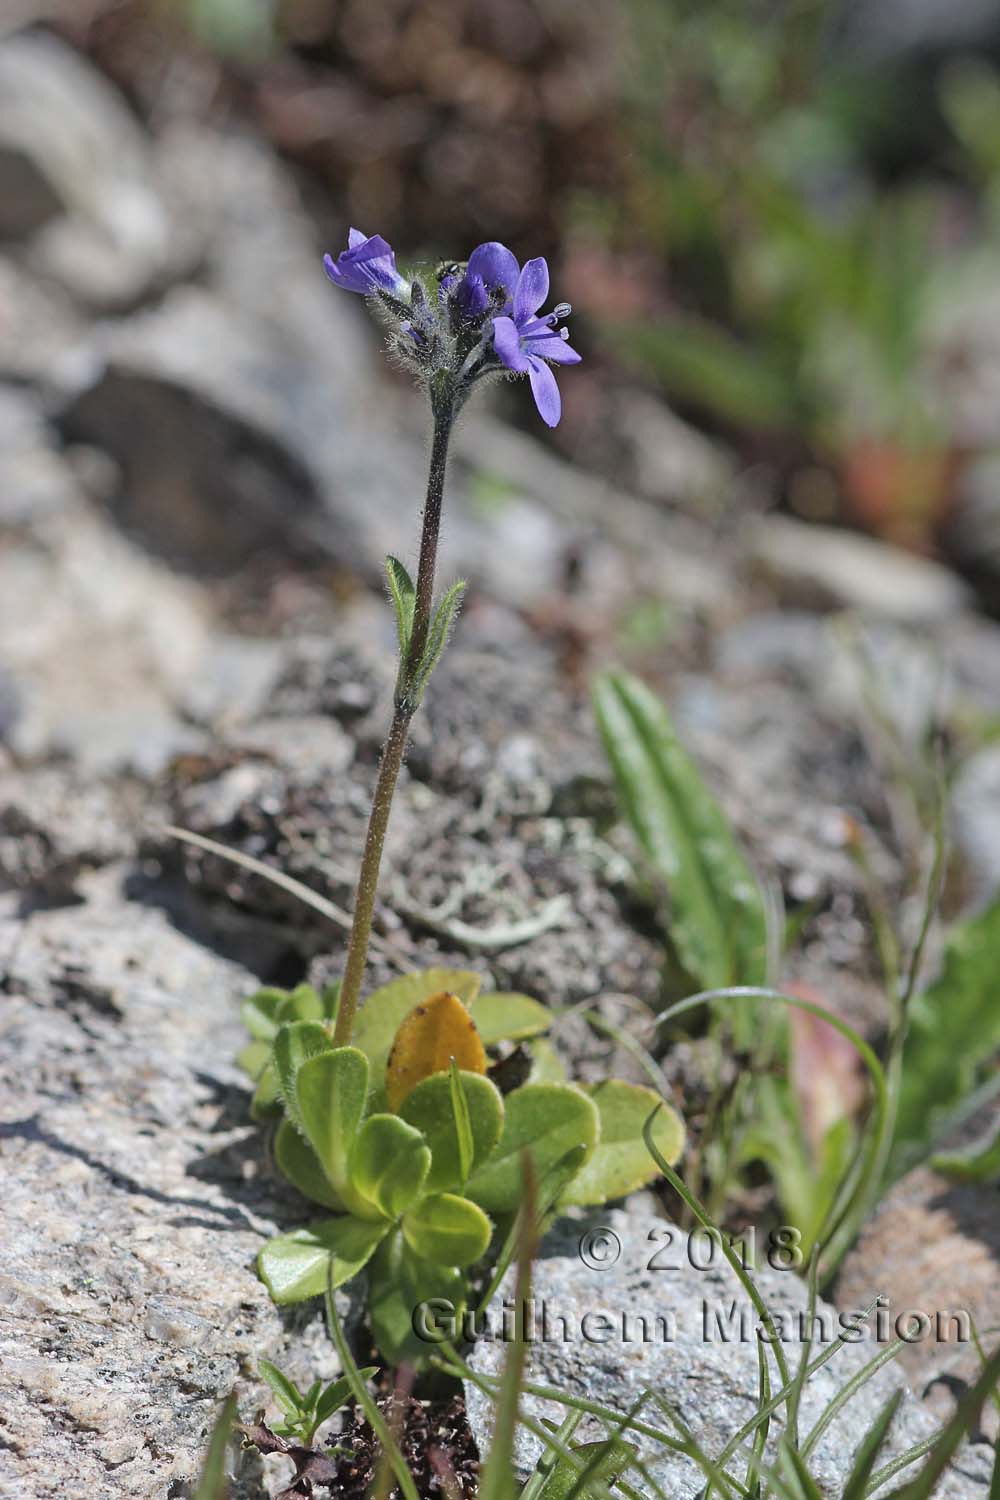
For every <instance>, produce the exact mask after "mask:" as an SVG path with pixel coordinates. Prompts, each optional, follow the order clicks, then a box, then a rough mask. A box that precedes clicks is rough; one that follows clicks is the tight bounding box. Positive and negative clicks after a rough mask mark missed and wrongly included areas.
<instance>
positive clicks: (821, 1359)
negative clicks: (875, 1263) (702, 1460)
mask: <svg viewBox="0 0 1000 1500" xmlns="http://www.w3.org/2000/svg"><path fill="white" fill-rule="evenodd" d="M875 1306H876V1303H875V1302H873V1303H872V1304H871V1306H869V1307H867V1308H866V1309H865V1311H864V1312H863V1313H862V1314H861V1315H860V1317H859V1318H856V1319H855V1320H854V1322H853V1323H852V1324H851V1326H850V1327H849V1328H846V1329H845V1330H844V1331H843V1333H841V1334H839V1335H838V1337H837V1338H836V1339H835V1340H834V1341H833V1343H832V1344H831V1345H830V1347H829V1348H828V1349H824V1350H823V1353H822V1354H820V1355H818V1356H817V1358H816V1359H814V1360H813V1362H812V1364H811V1365H810V1366H809V1370H808V1374H807V1377H806V1378H807V1379H811V1378H812V1376H813V1375H815V1373H816V1371H817V1370H821V1369H822V1368H823V1366H824V1365H825V1364H826V1363H827V1361H828V1360H831V1359H833V1357H834V1355H835V1354H837V1353H839V1351H840V1350H841V1349H843V1347H844V1345H845V1344H846V1343H848V1342H849V1340H848V1334H849V1333H850V1332H851V1331H852V1329H856V1328H859V1327H860V1326H861V1324H862V1323H863V1322H864V1321H865V1319H867V1318H869V1317H870V1316H871V1314H872V1311H873V1309H874V1308H875ZM790 1390H791V1386H790V1385H783V1386H782V1387H781V1389H780V1390H779V1391H778V1392H777V1394H776V1395H774V1396H772V1397H771V1398H770V1400H769V1401H767V1402H766V1403H765V1404H764V1405H763V1406H761V1407H760V1408H759V1409H758V1410H757V1411H756V1412H755V1413H754V1415H753V1416H752V1417H751V1418H750V1419H749V1421H747V1422H744V1424H743V1426H742V1427H741V1428H740V1429H739V1431H738V1432H736V1433H735V1434H734V1436H733V1437H731V1438H730V1439H729V1442H728V1443H727V1444H726V1446H725V1447H724V1448H723V1450H722V1452H721V1453H720V1454H719V1457H718V1459H717V1462H718V1463H719V1464H726V1463H728V1462H729V1460H730V1458H732V1456H733V1454H734V1453H736V1452H738V1451H739V1449H740V1447H741V1446H742V1445H743V1443H744V1442H745V1441H746V1439H747V1438H748V1437H749V1436H750V1435H751V1433H754V1432H756V1431H758V1430H759V1428H760V1425H761V1423H762V1422H764V1421H765V1420H767V1419H768V1418H770V1417H771V1416H773V1415H774V1413H775V1412H776V1411H777V1410H778V1408H779V1407H780V1406H781V1405H782V1404H783V1403H784V1402H785V1401H787V1399H788V1395H789V1392H790Z"/></svg>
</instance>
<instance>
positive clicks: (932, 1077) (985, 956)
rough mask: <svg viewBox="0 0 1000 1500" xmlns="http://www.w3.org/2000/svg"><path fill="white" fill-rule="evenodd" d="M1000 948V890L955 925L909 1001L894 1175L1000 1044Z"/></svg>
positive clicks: (913, 1158) (926, 1142)
mask: <svg viewBox="0 0 1000 1500" xmlns="http://www.w3.org/2000/svg"><path fill="white" fill-rule="evenodd" d="M998 953H1000V897H998V898H997V899H996V900H995V901H993V902H992V904H991V905H990V906H988V907H987V908H986V909H985V910H984V911H982V912H980V913H979V914H978V916H975V917H973V918H972V919H971V920H970V921H968V922H962V923H960V924H958V925H957V926H955V927H953V928H952V930H951V932H950V933H949V935H948V941H947V945H946V947H945V952H944V961H943V964H942V968H941V975H940V978H938V979H937V980H935V982H934V983H933V984H932V985H931V986H930V987H929V988H928V989H926V990H924V991H923V992H922V993H921V994H919V995H917V996H915V998H914V999H913V1001H912V1003H911V1005H910V1010H909V1018H908V1028H907V1033H906V1040H905V1042H904V1044H903V1057H902V1076H901V1081H900V1090H899V1104H898V1108H897V1112H896V1129H895V1135H894V1138H893V1148H892V1154H891V1156H890V1161H889V1169H888V1174H887V1175H888V1177H889V1179H890V1180H895V1179H896V1178H897V1177H899V1176H901V1175H902V1174H903V1172H905V1171H906V1170H907V1169H908V1168H909V1167H911V1166H913V1165H914V1164H915V1163H916V1162H917V1161H919V1160H920V1159H921V1158H922V1157H923V1156H925V1155H926V1154H927V1153H928V1152H929V1150H930V1149H931V1147H932V1145H933V1143H934V1141H935V1139H936V1138H937V1137H938V1136H939V1135H940V1132H941V1128H942V1126H943V1125H944V1123H945V1122H946V1121H947V1119H948V1117H949V1115H950V1113H951V1112H952V1111H954V1110H955V1109H956V1108H957V1107H958V1106H959V1105H960V1104H961V1103H962V1100H963V1099H964V1098H965V1097H966V1095H967V1094H968V1093H969V1092H970V1090H971V1089H972V1086H973V1084H974V1082H975V1079H976V1073H977V1070H978V1069H979V1068H980V1067H982V1066H983V1065H984V1064H985V1063H987V1062H988V1061H989V1060H990V1058H991V1057H993V1055H994V1054H995V1053H996V1052H997V1051H998V1050H1000V1003H998V1000H997V954H998Z"/></svg>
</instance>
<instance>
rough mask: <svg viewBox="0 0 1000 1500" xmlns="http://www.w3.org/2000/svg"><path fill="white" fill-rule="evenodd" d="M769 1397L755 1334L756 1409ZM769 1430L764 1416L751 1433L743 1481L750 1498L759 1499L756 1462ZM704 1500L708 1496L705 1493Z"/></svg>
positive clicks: (768, 1382) (760, 1347) (759, 1340)
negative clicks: (751, 1441) (748, 1456)
mask: <svg viewBox="0 0 1000 1500" xmlns="http://www.w3.org/2000/svg"><path fill="white" fill-rule="evenodd" d="M770 1399H771V1375H770V1371H769V1370H768V1368H767V1346H766V1344H765V1343H764V1340H763V1339H762V1338H761V1336H760V1333H759V1332H758V1334H757V1410H758V1411H762V1410H764V1408H766V1406H767V1404H768V1402H769V1401H770ZM770 1430H771V1418H770V1417H769V1416H766V1417H765V1418H764V1419H763V1421H762V1422H760V1424H759V1425H758V1427H757V1430H756V1432H755V1433H754V1435H753V1444H752V1446H751V1451H750V1459H749V1461H748V1463H747V1471H746V1477H745V1478H744V1481H743V1483H744V1484H745V1485H746V1487H747V1491H748V1492H749V1495H750V1500H760V1473H759V1472H758V1471H757V1470H756V1467H755V1466H756V1464H758V1463H760V1462H761V1460H762V1459H763V1457H764V1449H765V1448H766V1447H767V1435H768V1433H769V1431H770ZM706 1500H708V1496H707V1494H706Z"/></svg>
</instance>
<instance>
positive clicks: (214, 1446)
mask: <svg viewBox="0 0 1000 1500" xmlns="http://www.w3.org/2000/svg"><path fill="white" fill-rule="evenodd" d="M235 1422H236V1397H235V1395H229V1396H227V1397H226V1399H225V1401H224V1402H223V1404H222V1409H221V1411H220V1412H219V1415H218V1416H217V1417H216V1419H215V1422H214V1424H213V1427H212V1433H211V1436H210V1437H209V1440H208V1452H207V1454H206V1455H205V1463H204V1465H203V1467H202V1471H201V1476H200V1478H199V1480H198V1483H197V1485H196V1487H195V1491H194V1496H193V1500H226V1497H227V1496H228V1494H229V1476H228V1475H227V1473H226V1454H227V1453H228V1451H229V1439H230V1438H231V1437H232V1435H233V1426H234V1424H235Z"/></svg>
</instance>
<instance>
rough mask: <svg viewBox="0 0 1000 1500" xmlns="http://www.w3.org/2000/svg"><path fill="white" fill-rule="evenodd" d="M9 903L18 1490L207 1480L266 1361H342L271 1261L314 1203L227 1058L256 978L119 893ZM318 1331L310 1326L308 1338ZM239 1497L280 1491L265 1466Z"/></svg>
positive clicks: (113, 888)
mask: <svg viewBox="0 0 1000 1500" xmlns="http://www.w3.org/2000/svg"><path fill="white" fill-rule="evenodd" d="M85 887H86V888H85V892H84V894H85V895H86V898H87V899H86V901H85V903H84V904H83V905H76V906H70V907H64V908H59V909H51V910H39V911H36V912H34V913H33V914H31V915H30V916H28V917H27V918H23V917H22V918H17V919H15V918H14V916H13V915H12V913H11V912H10V911H8V910H7V909H6V908H4V910H3V913H2V917H0V955H2V957H0V967H2V968H3V970H4V973H5V991H6V993H5V994H4V998H3V1006H2V1008H0V1026H2V1033H3V1038H2V1046H0V1059H2V1061H0V1098H2V1099H3V1105H2V1111H0V1116H2V1122H0V1176H2V1179H3V1198H4V1218H5V1231H4V1237H3V1245H2V1248H0V1349H2V1354H0V1359H2V1367H3V1383H4V1400H3V1412H2V1424H0V1425H2V1429H3V1438H2V1441H3V1446H4V1449H5V1472H6V1478H5V1479H4V1480H3V1481H2V1482H0V1491H2V1493H3V1494H4V1495H9V1496H14V1495H18V1496H23V1495H29V1494H30V1495H32V1496H35V1497H38V1500H43V1497H47V1496H52V1497H56V1496H59V1497H63V1496H67V1495H71V1494H72V1495H83V1494H100V1495H106V1496H108V1497H114V1496H119V1495H120V1496H122V1497H126V1496H127V1497H128V1500H143V1497H149V1500H153V1497H156V1500H163V1496H164V1495H166V1494H176V1495H180V1494H185V1493H188V1489H187V1486H189V1485H190V1484H191V1482H192V1480H193V1478H194V1477H195V1475H196V1474H197V1472H198V1469H199V1467H200V1463H201V1458H202V1455H203V1452H204V1447H205V1441H206V1437H207V1433H208V1431H209V1429H210V1427H211V1425H212V1422H213V1420H214V1416H215V1413H216V1410H217V1406H218V1402H219V1400H220V1399H221V1397H222V1396H224V1395H225V1394H226V1393H227V1392H228V1391H229V1390H230V1389H231V1388H233V1387H235V1388H236V1389H237V1391H238V1393H239V1396H240V1400H241V1403H242V1407H243V1410H244V1411H252V1410H253V1408H254V1403H255V1402H259V1401H261V1398H262V1396H263V1388H262V1386H261V1383H260V1381H259V1380H258V1379H257V1378H256V1376H255V1373H254V1372H255V1369H256V1364H257V1361H258V1360H259V1359H260V1357H261V1356H269V1357H271V1358H275V1359H277V1360H279V1361H284V1360H285V1358H286V1354H287V1352H288V1351H289V1349H291V1350H293V1351H294V1359H293V1364H294V1366H295V1368H297V1369H299V1370H300V1373H301V1374H305V1373H307V1372H306V1370H305V1369H302V1362H303V1361H302V1354H303V1350H308V1351H309V1354H310V1355H311V1357H312V1360H311V1363H314V1364H315V1369H314V1370H310V1371H309V1375H310V1379H311V1378H313V1374H315V1373H323V1372H330V1373H332V1372H333V1371H335V1369H336V1357H335V1355H334V1353H333V1351H332V1349H331V1348H330V1346H329V1344H328V1343H327V1342H326V1340H325V1337H323V1336H321V1335H320V1336H317V1331H316V1328H315V1322H314V1320H315V1317H316V1309H315V1307H307V1308H304V1309H300V1310H296V1312H295V1314H293V1315H291V1316H289V1315H282V1314H280V1313H279V1312H278V1310H277V1309H276V1308H275V1307H274V1306H273V1305H272V1304H271V1302H270V1300H269V1298H268V1297H267V1295H266V1293H265V1292H264V1289H263V1287H262V1286H261V1285H260V1283H259V1282H258V1280H257V1278H256V1275H255V1273H254V1267H253V1258H254V1255H255V1253H256V1251H257V1250H258V1249H259V1247H260V1245H261V1244H262V1242H263V1240H264V1239H265V1238H266V1237H267V1236H268V1235H269V1234H271V1233H273V1232H274V1231H275V1230H276V1229H278V1228H279V1227H280V1228H287V1227H290V1226H291V1225H292V1224H294V1223H296V1222H301V1221H302V1219H303V1218H304V1217H305V1215H304V1214H303V1204H302V1202H301V1200H298V1201H296V1198H295V1195H294V1194H291V1193H290V1192H289V1190H288V1189H287V1187H286V1186H285V1185H284V1184H282V1182H281V1181H280V1179H279V1178H278V1177H277V1175H276V1173H275V1172H274V1171H273V1169H272V1167H271V1165H270V1163H269V1160H268V1150H267V1144H266V1136H265V1134H264V1133H263V1132H262V1131H261V1130H260V1129H259V1127H257V1126H255V1125H252V1124H251V1123H250V1122H249V1120H248V1118H247V1113H246V1099H247V1095H246V1089H245V1083H244V1080H243V1079H242V1078H241V1076H240V1074H239V1073H238V1072H237V1071H236V1070H235V1068H234V1066H233V1063H232V1061H231V1059H232V1057H233V1054H234V1052H235V1050H236V1048H237V1047H238V1046H239V1045H240V1044H241V1040H242V1028H241V1026H240V1023H239V1018H238V1002H239V1000H240V998H241V997H242V996H243V995H244V994H245V993H246V992H247V991H248V990H249V989H251V988H252V987H253V985H254V978H253V975H252V974H250V973H249V972H248V971H247V970H246V969H244V968H243V967H242V966H241V965H239V964H237V963H235V962H232V961H227V960H225V959H222V958H219V957H217V956H216V955H215V954H213V953H212V952H211V951H210V950H209V949H208V948H206V947H205V946H203V945H202V944H199V943H198V942H196V941H194V940H193V939H192V938H191V937H188V936H185V935H184V934H183V933H182V932H181V931H179V930H177V929H175V928H174V927H173V926H172V925H171V924H170V922H169V921H168V920H167V918H166V917H165V916H164V915H163V914H162V913H161V912H159V911H156V910H153V909H151V908H149V907H147V906H143V905H141V904H139V903H136V902H130V901H128V900H126V899H123V896H122V892H121V888H120V881H119V878H118V877H117V875H116V874H115V872H114V871H112V870H107V871H104V872H101V874H100V875H99V876H96V877H91V878H90V880H89V881H88V882H85ZM303 1333H305V1334H306V1337H305V1338H304V1340H303V1336H302V1335H303ZM237 1493H238V1494H239V1495H242V1496H261V1495H263V1494H264V1493H266V1492H265V1490H264V1488H263V1486H262V1485H261V1484H260V1483H259V1478H258V1477H255V1470H254V1466H253V1465H250V1466H249V1467H245V1471H244V1473H243V1478H242V1479H241V1482H240V1485H239V1488H238V1490H237Z"/></svg>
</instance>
